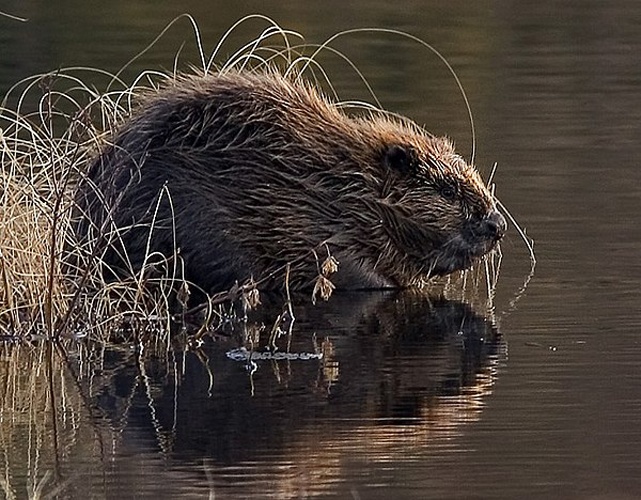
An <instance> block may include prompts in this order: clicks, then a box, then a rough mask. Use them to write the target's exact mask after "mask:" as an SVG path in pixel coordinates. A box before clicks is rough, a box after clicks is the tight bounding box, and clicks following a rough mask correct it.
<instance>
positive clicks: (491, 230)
mask: <svg viewBox="0 0 641 500" xmlns="http://www.w3.org/2000/svg"><path fill="white" fill-rule="evenodd" d="M505 231H507V221H506V220H505V217H503V215H501V213H500V212H499V211H498V210H492V211H491V212H490V213H489V214H487V216H486V217H485V218H484V219H483V221H482V223H481V232H482V233H483V235H484V236H485V237H486V238H487V239H488V240H493V241H498V240H500V239H501V238H502V237H503V235H504V234H505Z"/></svg>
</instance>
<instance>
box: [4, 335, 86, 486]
mask: <svg viewBox="0 0 641 500" xmlns="http://www.w3.org/2000/svg"><path fill="white" fill-rule="evenodd" d="M52 349H53V347H52V344H50V343H40V344H38V345H37V346H28V347H27V346H20V345H12V346H7V345H5V346H4V347H3V349H2V367H1V368H0V387H2V388H3V393H2V398H0V422H1V423H2V425H0V449H2V453H1V454H0V471H1V472H0V489H1V490H2V492H3V493H4V497H5V498H7V499H13V498H24V497H25V493H27V495H28V497H29V498H43V492H45V491H46V493H47V494H48V495H52V494H53V495H55V492H56V491H57V490H58V489H59V488H62V487H63V486H64V484H63V483H59V482H58V475H59V473H60V471H59V470H58V469H59V466H60V463H61V461H64V460H66V459H68V458H69V456H70V455H71V454H73V453H77V452H78V450H77V445H78V443H82V442H83V440H82V439H79V434H80V433H82V432H86V430H87V429H84V430H83V429H82V428H81V427H80V426H78V422H79V418H80V417H81V414H82V413H83V411H84V410H83V405H82V400H81V398H80V397H79V394H78V392H77V391H76V388H75V386H74V382H73V381H72V380H71V379H70V378H69V377H68V376H66V374H65V369H64V366H63V365H62V363H61V362H60V358H59V356H57V355H56V354H55V353H54V352H52ZM34 366H38V367H39V368H38V369H34ZM89 446H90V447H91V446H93V445H92V444H91V443H90V444H89Z"/></svg>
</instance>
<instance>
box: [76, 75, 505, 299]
mask: <svg viewBox="0 0 641 500" xmlns="http://www.w3.org/2000/svg"><path fill="white" fill-rule="evenodd" d="M163 188H165V189H166V191H164V193H165V194H164V195H163V198H162V199H161V201H160V202H158V197H159V196H160V193H162V192H163ZM166 193H168V194H169V196H170V199H171V203H169V198H168V197H167V196H166ZM79 206H80V207H81V210H82V211H83V222H82V223H81V224H80V225H79V233H80V234H81V236H82V237H83V238H85V239H86V241H92V240H93V241H97V240H95V239H94V238H95V236H96V235H97V234H98V233H100V232H101V231H102V232H104V231H105V229H106V228H110V227H112V226H111V224H112V223H113V224H115V226H116V227H119V228H122V230H121V231H120V233H119V235H120V238H121V241H117V240H113V241H116V243H115V244H114V245H113V247H111V248H110V249H108V250H107V252H106V254H105V260H106V262H107V263H108V264H109V265H111V266H113V267H114V268H123V267H131V268H133V269H134V270H136V269H139V268H140V266H141V265H142V262H143V257H144V254H145V251H146V249H147V245H148V242H149V243H150V249H151V251H159V252H162V253H164V254H165V255H172V253H173V252H174V250H175V248H179V249H180V255H181V257H182V259H183V260H184V262H185V269H186V277H187V278H188V279H190V280H192V281H194V282H196V283H197V284H199V285H201V286H202V287H203V288H205V289H206V290H219V289H223V288H226V287H229V286H230V285H232V284H233V283H234V282H235V281H239V282H243V281H244V280H246V279H248V278H250V277H253V278H254V279H255V280H261V279H263V278H267V277H269V279H268V280H267V281H266V282H265V283H264V284H263V285H264V286H267V287H269V286H278V285H279V284H282V279H283V271H284V269H285V266H286V264H287V263H290V264H291V266H292V272H291V278H292V286H295V287H303V286H308V285H309V284H310V283H312V282H313V280H314V278H315V277H316V275H317V271H318V267H317V260H316V258H315V257H314V254H313V252H312V250H316V254H317V256H318V257H319V258H320V259H323V258H324V257H325V256H326V249H327V248H328V249H329V250H330V252H331V253H332V254H333V255H334V257H336V258H337V260H338V261H339V262H340V266H339V271H338V273H337V274H336V276H335V277H334V278H335V282H336V283H337V284H338V285H339V286H344V287H350V288H358V287H379V286H410V285H414V284H418V283H422V282H424V281H425V280H427V279H429V278H430V277H432V276H435V275H442V274H447V273H449V272H452V271H454V270H457V269H463V268H466V267H469V266H470V265H471V264H472V263H473V262H474V261H475V260H477V259H478V258H479V257H481V256H482V255H484V254H485V253H487V252H488V251H490V250H491V249H492V248H493V247H494V245H495V243H496V241H498V239H500V237H501V236H502V234H503V232H504V230H505V221H504V219H503V218H502V217H501V216H500V214H498V212H497V211H496V208H495V203H494V201H493V198H492V196H491V194H490V193H489V192H488V190H487V188H486V187H485V185H484V183H483V181H482V180H481V178H480V177H479V175H478V173H477V171H476V170H475V169H474V168H473V167H472V166H469V165H468V164H467V163H466V162H465V161H464V160H463V159H462V158H461V157H460V156H458V155H457V154H456V153H455V151H454V149H453V146H452V144H451V142H450V141H448V140H447V139H445V138H437V137H434V136H432V135H431V134H429V133H427V132H426V131H424V130H423V129H422V128H420V127H419V126H417V125H416V124H414V123H413V122H411V121H409V120H405V119H399V118H391V117H389V116H388V115H385V114H382V113H373V112H366V113H364V114H362V115H360V116H350V115H348V114H346V113H345V112H344V111H342V110H341V109H340V108H339V107H338V106H337V105H336V104H335V103H333V102H331V101H330V100H329V99H328V98H326V97H325V96H323V95H322V94H321V93H320V92H318V91H317V90H316V89H315V88H313V87H312V86H311V85H309V84H308V83H305V82H304V81H302V80H294V79H290V78H285V77H283V76H281V75H279V74H278V73H276V72H273V73H265V72H261V73H251V72H244V73H237V72H229V73H226V74H213V75H209V76H203V75H192V76H182V77H179V78H178V79H176V80H175V81H173V83H172V84H171V85H169V86H167V87H165V88H163V89H161V90H160V91H157V92H153V93H151V94H150V95H148V96H147V97H146V98H145V99H143V100H142V102H141V104H140V106H139V108H138V110H137V111H136V112H134V113H133V115H132V117H131V118H130V120H129V121H128V122H127V123H125V124H124V125H123V126H122V127H121V128H120V129H119V130H118V131H117V133H116V134H115V136H114V138H113V143H112V144H111V145H110V146H108V147H107V148H105V149H104V150H103V151H102V152H101V153H100V155H99V156H98V158H97V159H96V161H95V162H94V164H93V165H92V167H91V169H90V170H89V173H88V182H85V183H83V184H82V185H81V188H80V196H79ZM156 208H157V210H156ZM152 221H153V224H154V230H153V232H152V237H151V239H149V227H150V224H151V223H152ZM174 231H175V238H174ZM123 250H124V252H123ZM125 252H126V257H125V258H123V256H124V254H125Z"/></svg>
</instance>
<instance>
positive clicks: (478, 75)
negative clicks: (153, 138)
mask: <svg viewBox="0 0 641 500" xmlns="http://www.w3.org/2000/svg"><path fill="white" fill-rule="evenodd" d="M0 10H3V11H7V12H11V13H12V14H16V15H20V16H23V17H27V18H29V19H30V20H29V22H27V23H18V22H15V21H11V20H9V19H5V18H1V17H0V46H1V47H2V50H1V51H0V88H2V89H3V91H4V89H7V88H8V87H9V85H11V84H12V83H13V82H15V81H16V80H18V79H20V78H23V77H26V76H28V75H30V74H32V73H35V72H41V71H48V70H51V69H53V68H56V67H64V66H76V65H78V66H82V65H86V66H92V67H101V68H104V69H107V70H110V71H116V70H118V69H119V68H120V67H121V66H122V65H123V64H124V63H125V62H126V61H127V60H129V59H130V58H131V57H132V56H133V55H135V54H136V53H138V52H139V51H140V50H141V49H142V48H143V47H144V46H145V45H146V44H147V43H148V42H149V41H150V40H151V39H153V37H154V36H155V35H156V34H157V33H158V32H159V31H160V30H161V29H162V27H164V25H165V24H166V23H167V22H168V21H169V20H170V19H172V18H173V17H174V16H175V15H177V14H179V13H180V12H185V11H188V12H191V13H192V14H193V15H194V16H195V17H196V19H197V20H198V22H199V24H200V28H201V30H202V32H203V38H204V40H205V42H206V46H207V47H213V46H214V44H215V43H216V41H217V40H218V38H219V36H220V35H221V33H223V32H224V31H225V30H226V29H227V28H228V27H229V26H230V25H231V24H232V23H233V22H234V21H235V20H237V19H238V18H240V17H242V16H243V15H245V14H247V13H250V12H255V11H260V12H263V13H265V14H268V15H270V16H272V17H274V18H275V19H276V20H277V21H278V22H279V23H280V24H281V25H282V26H284V27H287V28H291V29H294V30H298V31H300V32H302V33H304V34H305V35H306V38H307V41H309V42H313V43H318V42H321V41H323V40H324V39H325V38H326V37H328V36H330V35H331V34H333V33H334V32H336V31H339V30H341V29H348V28H353V27H360V26H377V27H385V28H390V27H393V28H398V29H402V30H405V31H408V32H411V33H412V34H414V35H417V36H419V37H420V38H422V39H424V40H426V41H429V42H432V43H433V44H434V45H436V46H437V47H438V48H439V50H441V51H442V52H443V54H444V55H445V56H446V57H447V58H448V60H449V61H450V62H451V63H452V64H453V66H454V67H455V68H456V70H457V72H458V74H459V76H460V78H461V80H462V82H463V85H464V86H465V88H466V90H467V92H468V95H469V98H470V101H471V104H472V107H473V110H474V115H475V119H476V131H477V146H478V152H477V163H478V165H479V167H480V168H481V170H482V171H483V172H484V173H485V174H486V175H487V174H488V173H489V171H490V167H491V165H492V163H493V162H495V161H496V162H498V165H499V167H498V172H497V175H496V178H495V180H496V183H497V194H498V196H499V198H500V199H501V200H502V202H503V203H504V204H505V205H506V206H507V207H509V209H510V211H511V213H512V214H513V215H514V216H515V217H516V218H517V219H518V221H519V222H520V224H521V225H522V226H523V227H525V228H526V229H527V231H528V234H529V235H531V236H532V237H533V238H534V240H535V248H536V256H537V261H538V262H537V266H536V270H535V274H534V277H533V279H532V280H531V282H530V283H529V286H528V287H527V289H526V290H525V293H524V294H523V295H522V296H521V297H520V299H519V300H518V301H516V304H515V305H514V306H512V305H511V303H512V302H513V301H514V298H515V294H517V292H518V290H519V288H520V287H521V285H522V283H523V281H524V279H525V277H526V276H527V274H528V272H529V267H530V266H529V260H528V256H527V253H526V251H525V250H524V248H523V244H522V243H521V241H520V239H519V237H518V236H517V235H516V233H515V232H514V231H511V233H510V235H509V237H508V238H507V240H506V241H505V243H504V244H503V253H504V258H503V262H502V265H501V276H500V279H499V283H498V289H497V296H496V298H495V301H494V303H495V311H494V312H492V311H488V310H486V308H485V307H484V305H483V301H482V300H478V299H477V298H476V296H475V295H474V294H473V293H470V292H467V293H466V294H457V293H456V291H454V292H450V293H449V295H448V298H447V300H440V299H432V300H428V299H426V298H420V297H417V296H412V295H407V294H401V295H395V294H360V295H347V296H336V297H334V298H333V299H332V300H331V301H330V302H329V303H328V304H323V305H321V306H317V307H314V308H313V307H308V306H305V307H303V306H297V308H296V309H295V313H296V317H297V320H296V323H295V324H294V333H293V335H292V337H291V345H290V346H289V347H290V349H289V352H290V356H289V359H278V360H274V359H271V360H270V359H265V360H258V361H257V362H256V364H255V366H254V365H249V366H248V365H247V363H246V362H244V361H242V360H240V358H241V354H242V353H241V352H240V351H238V350H235V349H236V348H237V344H235V343H234V342H233V341H232V340H231V339H226V338H223V337H217V338H216V340H213V339H208V340H207V342H206V343H205V345H204V346H203V347H202V349H201V350H200V351H188V352H184V351H183V350H180V349H169V348H168V349H165V350H163V349H159V353H156V354H155V355H154V356H148V355H146V354H144V353H141V352H139V350H137V349H135V348H132V347H131V346H128V345H123V346H121V347H119V348H113V349H109V350H107V351H104V352H103V351H101V350H100V349H99V347H97V346H89V345H81V346H75V347H68V352H67V353H66V354H67V359H68V362H63V361H62V360H63V359H65V358H64V356H62V353H61V352H59V351H55V350H53V348H52V347H48V346H39V345H36V346H35V347H25V346H21V347H20V348H19V349H14V350H12V351H9V350H8V349H7V350H4V351H3V353H4V354H3V357H2V358H1V359H0V379H2V381H3V387H2V388H3V391H4V392H3V396H2V397H3V404H2V414H0V448H2V453H0V467H1V471H2V472H0V486H1V488H0V491H2V492H4V494H5V496H6V497H7V498H23V497H25V495H26V491H28V490H29V491H33V490H34V489H35V487H36V486H35V484H37V483H38V481H40V482H41V485H42V492H43V493H45V494H46V493H49V494H52V495H56V494H57V495H59V496H60V497H61V498H87V497H93V498H103V497H107V498H121V497H122V498H127V497H134V496H137V497H138V498H145V497H152V496H156V497H161V498H172V497H179V496H180V497H183V498H203V497H209V498H214V497H216V498H246V497H256V498H289V497H294V498H296V497H305V496H312V497H317V496H319V497H327V498H329V497H338V498H363V499H365V498H608V499H609V498H637V497H640V496H641V459H640V455H641V453H640V452H639V450H640V449H641V425H639V420H640V417H639V415H640V414H641V341H640V340H639V336H640V335H641V332H640V327H641V311H640V310H641V307H640V305H639V304H640V299H641V293H640V292H639V283H640V281H641V259H640V257H641V225H640V224H639V211H640V208H641V207H640V201H641V170H640V169H639V153H640V152H641V147H639V144H638V142H639V133H640V131H641V65H639V54H641V23H640V22H639V20H640V19H641V4H639V3H638V2H636V1H632V0H631V1H616V2H597V1H585V2H581V3H578V2H571V1H569V0H566V1H557V2H554V1H546V2H538V3H536V4H534V3H532V4H531V6H526V5H524V3H523V2H508V1H495V2H490V1H482V2H432V3H430V4H429V5H427V6H425V5H423V3H421V2H409V3H406V4H403V5H402V6H401V5H398V4H397V3H389V4H388V3H386V2H367V3H361V2H352V3H350V4H349V5H348V6H345V5H343V4H340V5H339V3H331V2H330V3H318V4H313V5H307V4H306V3H288V2H274V5H273V6H269V5H263V4H261V5H258V4H253V3H252V2H240V3H238V4H237V5H234V6H233V7H232V8H225V9H223V8H219V7H211V6H208V5H207V4H206V3H205V2H182V5H181V6H180V8H178V7H177V6H175V5H174V2H154V3H153V5H152V4H151V3H133V2H125V1H114V2H72V1H62V2H56V3H55V5H54V2H45V1H32V2H17V1H15V2H11V1H10V2H5V3H3V6H2V7H1V9H0ZM257 30H258V28H256V29H250V28H248V29H247V30H246V32H245V34H244V35H243V34H240V35H239V36H240V39H241V40H243V39H244V40H247V39H248V38H249V37H250V36H251V37H253V36H255V35H256V33H257ZM192 40H193V38H192V37H191V35H190V32H189V29H188V27H187V25H186V23H182V24H180V25H178V26H177V27H176V28H174V29H172V30H171V31H170V32H169V34H168V36H167V38H165V39H163V40H162V41H161V42H160V43H159V44H158V45H157V46H156V47H154V48H153V49H152V50H151V51H150V52H149V53H148V54H146V55H145V56H144V57H142V58H141V59H140V60H138V61H136V62H135V63H134V64H133V65H132V67H131V68H130V72H131V73H130V75H131V76H133V75H135V74H136V73H137V72H138V71H140V70H141V69H148V68H161V67H164V68H171V66H172V65H173V56H174V54H175V53H176V51H177V50H178V49H177V48H178V47H179V46H180V44H181V43H182V42H183V41H185V42H188V43H187V45H186V47H185V52H184V54H185V56H189V55H190V54H191V55H193V54H194V50H193V43H192ZM236 46H238V45H236ZM337 46H339V47H340V48H341V50H343V51H344V52H346V53H347V54H348V55H349V56H350V57H351V58H352V59H353V60H354V61H355V62H356V63H357V64H358V66H359V67H361V68H362V69H363V70H364V71H365V73H366V75H367V77H368V78H369V80H370V82H371V83H372V85H373V87H374V88H375V89H376V91H377V94H378V96H379V98H380V99H381V101H382V103H383V105H384V106H385V107H387V108H389V109H393V110H394V111H398V112H400V113H402V114H406V115H409V116H411V117H412V118H414V119H415V120H416V121H418V122H419V123H423V124H425V125H426V127H427V128H429V129H430V130H432V131H434V132H437V133H447V134H449V135H450V136H452V137H453V138H454V139H455V140H456V141H457V143H458V145H459V147H460V149H461V150H462V151H463V152H464V153H465V154H469V151H470V134H469V131H468V130H469V127H468V124H467V121H466V113H465V109H464V107H463V104H462V101H461V98H460V96H459V94H458V93H457V91H456V87H455V85H454V83H453V81H452V79H451V77H450V76H449V75H448V73H447V72H446V71H445V70H444V69H443V67H442V66H441V65H440V64H439V62H438V60H436V59H435V58H434V57H433V56H431V55H430V54H429V52H427V51H426V50H424V49H420V48H419V47H418V46H416V45H413V44H411V43H410V42H408V41H406V40H403V39H401V38H395V37H391V36H388V35H367V36H362V35H359V36H354V37H351V38H346V39H343V40H342V41H341V42H340V43H339V44H337ZM232 47H233V44H232ZM208 50H209V49H208ZM229 50H230V51H231V48H230V49H229ZM326 64H328V65H329V67H330V68H331V67H332V64H335V65H336V66H335V67H336V68H337V70H336V72H335V74H336V78H335V80H336V81H337V85H338V86H339V88H340V89H341V90H342V95H343V96H355V95H356V96H358V95H359V92H362V87H361V86H359V85H356V82H355V79H354V78H353V77H352V75H351V74H347V72H342V71H340V68H343V66H339V63H338V62H337V61H332V60H328V61H327V63H326ZM128 74H129V73H128ZM481 288H482V287H481ZM468 302H470V304H469V305H468V304H467V303H468ZM265 314H266V316H265V317H264V318H260V319H259V320H260V321H262V322H263V323H264V324H266V325H267V328H270V325H271V324H272V323H273V321H274V316H273V315H272V316H270V315H269V314H270V313H268V312H265ZM252 324H253V323H252ZM264 337H265V335H263V338H264ZM288 340H289V339H288V338H287V337H284V338H281V339H279V343H280V345H283V346H284V345H287V342H288ZM284 350H285V349H283V351H284ZM320 354H322V359H319V358H321V356H320ZM301 358H303V359H301ZM47 360H50V361H49V362H47ZM36 364H37V365H39V366H41V368H40V369H39V370H34V369H33V368H32V366H33V365H36ZM25 388H27V389H28V390H27V389H25ZM29 388H30V389H29ZM18 389H20V390H18ZM47 472H49V473H50V476H49V478H48V479H47V480H46V481H44V480H43V478H45V475H46V474H47ZM58 488H60V490H58Z"/></svg>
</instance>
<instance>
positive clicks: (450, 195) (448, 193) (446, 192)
mask: <svg viewBox="0 0 641 500" xmlns="http://www.w3.org/2000/svg"><path fill="white" fill-rule="evenodd" d="M440 193H441V196H442V197H443V198H445V199H446V200H447V201H453V200H454V198H456V190H455V189H454V188H453V187H452V186H443V187H442V188H441V190H440Z"/></svg>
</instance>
